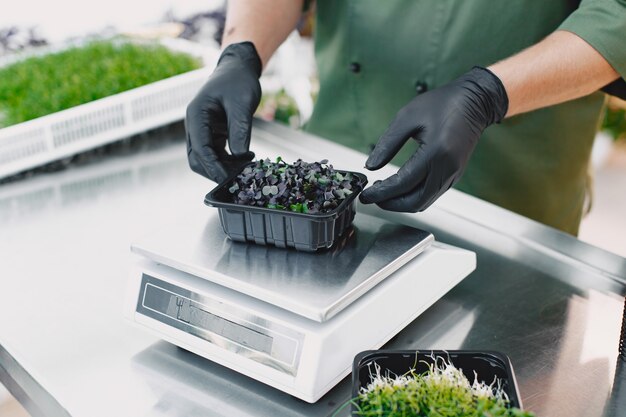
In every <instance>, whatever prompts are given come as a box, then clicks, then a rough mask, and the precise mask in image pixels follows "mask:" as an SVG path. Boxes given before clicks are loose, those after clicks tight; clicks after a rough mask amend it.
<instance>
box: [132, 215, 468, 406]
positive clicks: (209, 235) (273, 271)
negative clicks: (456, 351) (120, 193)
mask: <svg viewBox="0 0 626 417" xmlns="http://www.w3.org/2000/svg"><path fill="white" fill-rule="evenodd" d="M131 250H132V252H134V254H135V256H134V259H133V268H132V270H131V273H130V285H129V294H128V298H127V303H126V315H127V317H128V318H129V319H130V320H132V321H133V322H134V323H136V324H138V325H139V326H141V327H144V328H148V329H150V330H152V331H153V332H156V334H157V335H158V336H159V337H161V338H162V339H165V340H167V341H169V342H171V343H173V344H175V345H177V346H180V347H182V348H184V349H186V350H189V351H191V352H194V353H196V354H198V355H201V356H203V357H205V358H207V359H210V360H212V361H214V362H217V363H219V364H221V365H223V366H226V367H229V368H231V369H233V370H235V371H238V372H240V373H242V374H245V375H247V376H249V377H251V378H254V379H256V380H258V381H261V382H263V383H266V384H268V385H270V386H272V387H275V388H277V389H279V390H281V391H284V392H287V393H289V394H291V395H293V396H295V397H298V398H301V399H303V400H305V401H308V402H315V401H317V400H318V399H319V398H320V397H321V396H322V395H324V394H325V393H326V392H328V391H329V390H330V389H331V388H332V387H333V386H335V385H336V384H337V383H338V382H339V381H341V380H342V379H343V378H344V377H345V376H346V375H348V374H349V373H350V372H351V369H352V361H353V359H354V356H355V355H356V354H357V353H359V352H361V351H363V350H368V349H377V348H379V347H381V346H382V345H383V344H384V343H385V342H387V341H388V340H389V339H391V338H392V337H393V336H394V335H396V334H397V333H398V332H400V331H401V330H402V329H403V328H404V327H405V326H406V325H408V324H409V323H410V322H411V321H413V320H414V319H415V318H416V317H417V316H418V315H420V314H421V313H422V312H423V311H424V310H426V309H427V308H428V307H430V306H431V305H432V304H434V303H435V302H436V301H437V300H438V299H439V298H441V297H442V296H443V295H445V294H446V293H447V292H448V291H449V290H450V289H451V288H452V287H454V286H455V285H456V284H457V283H459V282H460V281H461V280H462V279H463V278H465V277H466V276H467V275H468V274H469V273H470V272H472V271H473V270H474V268H475V267H476V256H475V254H474V253H473V252H470V251H467V250H463V249H459V248H456V247H453V246H449V245H444V244H442V243H439V242H435V241H434V238H433V236H432V235H431V234H430V233H427V232H425V231H422V230H418V229H415V228H412V227H408V226H404V225H400V224H395V223H391V222H388V221H386V220H382V219H380V218H378V217H374V216H370V215H366V214H363V213H357V215H356V218H355V221H354V225H353V227H352V228H351V229H349V230H348V231H347V232H346V233H345V234H344V236H342V238H341V240H340V241H339V242H337V243H336V244H335V245H334V246H333V247H332V248H331V249H329V250H326V251H321V252H317V253H305V252H298V251H295V250H291V249H280V248H276V247H270V246H259V245H255V244H252V243H251V244H246V243H238V242H232V241H230V240H229V239H228V238H227V237H226V236H225V235H224V233H223V232H222V230H221V226H220V223H219V217H218V213H217V210H210V211H207V210H203V211H197V212H195V214H194V213H190V215H188V216H185V218H184V220H183V221H182V222H181V223H179V224H174V225H172V226H163V227H162V229H160V230H158V231H157V232H156V233H154V234H152V235H149V236H146V237H145V238H144V239H142V240H140V241H138V242H136V243H134V244H133V245H132V246H131Z"/></svg>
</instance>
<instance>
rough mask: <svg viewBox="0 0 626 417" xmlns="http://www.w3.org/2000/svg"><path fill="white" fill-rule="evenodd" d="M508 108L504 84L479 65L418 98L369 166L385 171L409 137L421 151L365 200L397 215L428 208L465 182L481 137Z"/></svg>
mask: <svg viewBox="0 0 626 417" xmlns="http://www.w3.org/2000/svg"><path fill="white" fill-rule="evenodd" d="M507 109H508V98H507V95H506V91H505V89H504V86H503V85H502V82H501V81H500V79H499V78H498V77H496V76H495V75H494V74H493V73H492V72H491V71H489V70H487V69H485V68H479V67H474V68H473V69H472V70H471V71H469V72H468V73H466V74H464V75H462V76H461V77H459V78H458V79H456V80H454V81H452V82H451V83H449V84H447V85H445V86H443V87H440V88H437V89H435V90H432V91H429V92H427V93H424V94H422V95H420V96H417V97H416V98H414V99H413V100H411V102H409V104H407V105H406V106H405V107H403V108H402V109H401V110H400V111H399V112H398V114H397V115H396V118H395V119H394V120H393V122H391V125H389V127H388V128H387V130H386V131H385V133H383V135H382V136H381V138H380V139H379V140H378V143H377V144H376V147H375V148H374V150H373V151H372V153H371V154H370V156H369V158H368V159H367V162H366V163H365V167H366V168H367V169H369V170H376V169H379V168H381V167H383V166H384V165H385V164H387V163H388V162H389V161H391V159H392V158H393V157H394V156H395V154H396V153H397V152H398V151H399V150H400V148H401V147H402V145H404V144H405V143H406V141H407V140H408V139H409V138H415V139H416V140H417V141H418V142H419V143H420V147H419V148H418V150H417V151H416V152H415V153H414V154H413V155H412V156H411V157H410V158H409V160H408V161H407V162H406V163H405V164H404V165H402V167H401V168H400V170H398V173H397V174H394V175H392V176H391V177H389V178H387V179H385V180H384V181H378V182H376V183H374V184H373V185H372V186H371V187H369V188H367V189H366V190H364V191H363V193H362V194H361V196H360V199H361V202H362V203H365V204H368V203H376V204H378V205H379V206H380V207H381V208H383V209H385V210H391V211H408V212H417V211H422V210H425V209H426V208H427V207H428V206H430V205H431V204H432V203H433V202H434V201H435V200H436V199H437V198H439V197H440V196H441V195H442V194H443V193H444V192H446V191H447V190H448V189H449V188H450V187H451V186H452V185H454V184H455V183H456V182H457V181H458V180H459V179H460V178H461V175H463V171H464V169H465V166H466V165H467V162H468V160H469V157H470V155H471V154H472V151H473V150H474V147H475V146H476V143H477V142H478V139H479V138H480V135H481V134H482V132H483V131H484V130H485V129H486V128H487V126H489V125H491V124H492V123H495V122H499V121H500V120H502V118H504V116H505V115H506V112H507Z"/></svg>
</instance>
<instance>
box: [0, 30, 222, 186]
mask: <svg viewBox="0 0 626 417" xmlns="http://www.w3.org/2000/svg"><path fill="white" fill-rule="evenodd" d="M161 43H162V44H163V45H165V46H166V47H168V48H170V49H172V50H176V51H181V52H187V53H189V54H191V55H193V56H196V57H198V58H201V59H202V61H203V63H204V65H205V66H204V67H203V68H201V69H198V70H195V71H190V72H187V73H184V74H180V75H177V76H174V77H171V78H167V79H164V80H161V81H157V82H154V83H152V84H148V85H145V86H142V87H138V88H135V89H132V90H128V91H125V92H123V93H120V94H116V95H112V96H109V97H105V98H102V99H100V100H96V101H92V102H90V103H87V104H82V105H80V106H76V107H72V108H70V109H67V110H63V111H60V112H57V113H54V114H50V115H47V116H43V117H40V118H37V119H34V120H30V121H28V122H24V123H20V124H17V125H13V126H9V127H6V128H3V129H0V178H4V177H7V176H9V175H12V174H16V173H18V172H21V171H24V170H27V169H31V168H34V167H37V166H40V165H43V164H46V163H48V162H52V161H55V160H58V159H62V158H66V157H69V156H71V155H74V154H77V153H80V152H84V151H86V150H89V149H92V148H95V147H98V146H101V145H104V144H107V143H111V142H114V141H116V140H119V139H123V138H126V137H129V136H132V135H134V134H137V133H140V132H143V131H146V130H148V129H153V128H156V127H159V126H163V125H165V124H168V123H171V122H174V121H177V120H181V119H183V118H184V116H185V109H186V107H187V104H188V103H189V101H191V99H192V98H193V97H194V95H195V94H196V92H197V91H198V89H199V88H200V87H201V86H202V85H203V84H204V82H205V81H206V79H207V78H208V76H209V74H210V72H211V68H212V67H213V66H214V65H215V62H216V59H217V57H218V54H219V51H217V50H212V49H209V48H205V47H203V46H201V45H198V44H195V43H192V42H189V41H185V40H181V39H169V40H164V41H162V42H161ZM56 50H58V48H56ZM39 53H40V52H38V54H39ZM12 61H14V60H12ZM7 63H8V62H4V64H5V65H6V64H7ZM0 65H2V63H0Z"/></svg>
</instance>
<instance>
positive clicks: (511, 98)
mask: <svg viewBox="0 0 626 417" xmlns="http://www.w3.org/2000/svg"><path fill="white" fill-rule="evenodd" d="M576 6H578V5H577V4H576V5H574V6H572V1H570V0H552V1H548V2H546V1H538V0H511V1H493V0H437V1H435V0H430V1H428V0H410V1H409V0H405V1H403V0H389V1H385V2H379V1H375V0H343V1H336V0H318V1H317V4H316V7H317V9H316V13H317V15H316V16H317V23H316V36H315V38H316V39H315V41H316V42H315V44H316V47H315V49H316V59H317V64H318V71H319V77H320V92H319V97H318V100H317V103H316V107H315V110H314V112H313V115H312V117H311V120H310V122H309V123H308V125H307V127H306V129H307V130H308V131H310V132H312V133H315V134H318V135H320V136H323V137H326V138H330V139H332V140H335V141H337V142H339V143H343V144H345V145H347V146H350V147H352V148H355V149H357V150H360V151H363V152H366V153H367V152H370V151H371V153H370V155H369V158H368V159H367V162H366V168H368V169H378V168H380V167H382V166H383V165H385V164H387V163H388V162H389V161H391V160H392V158H394V157H395V156H397V159H396V160H395V161H396V162H398V163H399V164H403V165H402V167H401V168H400V170H399V171H398V173H397V174H395V175H393V176H391V177H389V178H388V179H386V180H384V181H382V182H378V183H376V184H373V185H372V186H371V187H369V188H368V189H366V190H365V191H364V192H363V193H362V194H361V201H362V202H363V203H376V204H378V205H379V206H380V207H382V208H384V209H387V210H395V211H410V212H415V211H421V210H424V209H426V208H427V207H428V206H429V205H431V204H432V203H433V202H434V201H435V200H436V199H437V198H438V197H439V196H440V195H441V194H443V193H444V192H445V191H446V190H448V188H449V187H451V186H452V185H455V184H456V187H457V188H458V189H460V190H462V191H465V192H468V193H470V194H473V195H475V196H477V197H479V198H482V199H485V200H488V201H491V202H493V203H495V204H498V205H500V206H502V207H505V208H508V209H510V210H513V211H516V212H518V213H521V214H523V215H525V216H528V217H530V218H533V219H535V220H538V221H540V222H543V223H545V224H548V225H550V226H553V227H556V228H559V229H561V230H564V231H566V232H569V233H571V234H576V233H577V232H578V227H579V223H580V220H581V217H582V214H583V204H584V200H585V191H586V189H587V188H588V185H589V184H588V175H587V172H588V163H589V156H590V151H591V146H592V143H593V138H594V134H595V131H596V128H597V124H598V120H599V116H600V112H601V109H602V107H603V103H604V94H602V93H600V92H597V91H598V90H599V89H600V88H602V87H604V86H606V85H608V84H610V83H612V82H614V81H616V80H618V82H623V79H621V78H623V77H625V76H626V48H625V47H624V45H625V44H624V40H625V39H626V0H583V1H582V3H581V4H580V6H579V7H578V8H576ZM302 7H303V1H302V0H255V1H245V0H230V1H229V5H228V16H227V22H226V29H225V32H224V38H223V48H224V50H223V53H222V56H221V58H220V61H219V63H218V65H217V68H216V69H215V72H214V73H213V74H212V75H211V77H210V79H209V81H208V82H207V84H206V85H205V86H204V87H203V89H202V90H201V91H200V93H199V94H198V95H197V97H196V98H195V99H194V100H193V101H192V103H191V104H190V105H189V107H188V109H187V118H186V126H187V132H188V152H189V163H190V166H191V168H192V169H193V170H194V171H196V172H198V173H199V174H201V175H204V176H206V177H208V178H211V179H213V180H216V181H220V180H223V179H224V178H225V177H226V175H227V174H228V173H230V172H232V171H233V170H235V169H237V167H238V166H240V164H241V162H242V161H247V160H249V159H251V158H252V157H253V154H252V153H251V152H249V151H248V149H249V148H248V147H249V142H250V126H251V120H252V114H253V112H254V111H255V109H256V107H257V106H258V103H259V99H260V96H261V89H260V86H259V83H258V78H259V76H260V74H261V71H262V66H263V65H265V64H266V63H267V61H268V60H269V58H270V57H271V55H272V53H273V52H274V51H275V50H276V49H277V47H278V46H279V45H280V43H281V42H283V41H284V39H285V38H286V37H287V35H288V34H289V33H290V32H291V31H292V30H293V28H294V27H295V25H296V23H297V21H298V19H299V17H300V14H301V10H302ZM390 122H391V123H390ZM381 135H382V136H381ZM409 138H414V139H416V140H415V141H411V140H409ZM377 139H378V140H377ZM226 142H228V145H229V148H230V151H231V154H232V155H229V154H228V153H227V152H226V150H225V146H226ZM374 145H375V146H374ZM372 148H373V150H372ZM470 156H471V158H470Z"/></svg>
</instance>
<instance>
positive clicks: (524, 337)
mask: <svg viewBox="0 0 626 417" xmlns="http://www.w3.org/2000/svg"><path fill="white" fill-rule="evenodd" d="M173 132H174V133H169V134H176V135H182V131H181V130H180V129H178V130H174V131H173ZM252 142H253V150H254V151H255V152H256V153H257V155H258V156H276V155H281V156H282V157H283V158H284V159H286V160H294V159H296V158H298V157H302V158H304V159H307V160H313V159H322V158H326V157H330V158H331V159H332V161H333V162H334V164H335V165H336V166H338V167H341V168H345V169H351V170H362V166H363V163H364V160H365V157H364V156H363V155H362V154H359V153H356V152H354V151H351V150H348V149H346V148H343V147H340V146H338V145H335V144H332V143H330V142H327V141H324V140H321V139H319V138H315V137H311V136H309V135H306V134H304V133H299V132H293V131H291V130H289V129H286V128H283V127H279V126H276V125H272V124H268V123H261V122H259V123H257V124H256V127H255V131H254V139H253V141H252ZM391 172H392V169H391V167H389V168H385V169H383V170H381V171H380V172H377V173H375V174H369V177H370V181H374V180H376V179H379V178H383V177H384V176H386V175H389V173H391ZM212 186H213V184H212V183H210V182H208V181H207V180H205V179H203V178H201V177H199V176H197V175H195V174H193V173H192V172H190V171H189V169H188V168H187V164H186V154H185V149H184V143H182V141H179V142H174V143H172V144H170V145H167V146H162V147H161V148H159V149H154V150H150V151H145V152H129V153H128V154H126V155H119V156H116V157H115V158H108V159H106V160H103V161H101V162H97V163H91V164H87V165H84V166H81V167H78V168H71V169H69V170H66V171H62V172H59V173H55V174H47V175H40V176H36V177H34V178H31V179H27V180H23V181H18V182H15V183H12V184H8V185H4V186H1V187H0V382H2V383H3V384H5V385H7V386H8V387H9V389H10V390H11V392H12V393H13V394H14V395H15V396H16V398H17V399H18V400H19V401H20V402H22V404H24V405H25V407H26V408H27V409H28V410H29V411H30V412H31V413H32V414H33V415H34V416H70V415H71V416H76V417H82V416H89V417H98V416H106V417H110V416H230V417H233V416H256V417H264V416H267V417H270V416H271V417H277V416H330V415H333V413H334V412H335V410H336V409H337V408H339V407H340V406H341V405H342V404H343V403H345V402H346V400H348V398H349V396H350V381H349V380H348V379H346V380H344V381H343V382H341V383H340V384H339V385H338V386H337V387H335V389H333V390H332V391H331V392H330V393H329V394H327V395H326V396H325V397H323V398H322V399H321V400H320V401H319V402H317V403H316V404H307V403H305V402H302V401H300V400H297V399H295V398H293V397H290V396H288V395H286V394H283V393H281V392H279V391H276V390H274V389H272V388H269V387H267V386H264V385H262V384H261V383H258V382H256V381H254V380H251V379H249V378H246V377H244V376H241V375H239V374H237V373H235V372H232V371H230V370H228V369H226V368H223V367H221V366H218V365H216V364H214V363H211V362H210V361H207V360H205V359H202V358H200V357H198V356H195V355H193V354H190V353H188V352H185V351H183V350H181V349H179V348H177V347H175V346H172V345H170V344H168V343H165V342H162V341H159V340H157V339H155V338H154V337H152V336H150V335H148V334H147V333H144V332H142V331H139V330H137V329H135V328H134V327H132V326H131V325H130V324H128V323H126V322H125V321H124V319H123V317H122V303H123V296H124V293H125V287H126V278H127V271H128V267H129V259H130V253H129V245H130V242H131V241H132V240H134V239H135V238H137V237H139V236H141V235H142V234H144V233H148V232H149V231H150V230H151V229H152V228H154V226H155V225H157V224H159V222H162V221H164V220H165V219H169V218H172V217H182V216H185V213H186V212H188V211H189V210H210V209H209V208H204V207H203V196H204V194H205V193H206V192H207V190H208V189H210V188H211V187H212ZM359 209H361V210H364V211H366V212H369V213H372V214H376V215H380V216H384V217H386V218H389V219H392V220H395V221H398V222H401V223H406V224H408V225H415V226H417V227H420V228H423V229H426V230H429V231H431V232H433V233H434V234H435V237H436V238H437V239H438V240H440V241H443V242H447V243H451V244H453V245H457V246H461V247H464V248H468V249H471V250H473V251H476V253H477V256H478V268H477V270H476V271H475V272H474V273H472V274H471V275H470V276H469V277H468V278H467V279H465V281H463V282H462V283H461V284H460V285H458V286H457V287H456V288H454V289H453V290H452V291H451V292H450V293H448V294H447V295H446V296H445V297H444V298H443V299H442V300H440V301H439V302H438V303H436V304H435V305H434V306H433V307H432V308H430V309H429V310H428V311H426V312H425V313H424V314H423V315H421V316H420V317H419V318H418V319H417V320H415V321H414V322H413V323H411V324H410V325H409V326H408V327H407V328H406V329H405V330H404V331H402V332H401V333H400V334H399V335H398V336H396V337H395V338H394V339H392V340H391V341H390V342H389V343H388V345H387V347H389V348H404V349H430V348H439V349H459V348H464V349H491V350H500V351H502V352H505V353H506V354H508V355H509V356H510V357H511V360H512V362H513V365H514V367H515V370H516V373H517V378H518V382H519V385H520V391H521V394H522V398H523V401H524V404H525V406H526V408H527V409H529V410H533V411H535V412H536V413H538V415H539V416H550V417H557V416H567V417H578V416H579V417H583V416H584V417H594V416H600V415H601V413H602V409H603V407H604V405H605V403H606V401H607V398H608V395H609V392H610V390H611V384H612V381H613V373H614V370H615V364H616V356H617V339H618V333H619V326H620V323H621V309H622V303H623V298H622V296H623V295H624V293H625V292H626V291H625V285H626V260H625V259H623V258H621V257H618V256H615V255H612V254H609V253H607V252H605V251H602V250H600V249H598V248H595V247H592V246H589V245H586V244H584V243H582V242H579V241H578V240H576V239H574V238H572V237H569V236H567V235H564V234H562V233H559V232H557V231H554V230H552V229H549V228H547V227H544V226H542V225H540V224H537V223H535V222H532V221H530V220H527V219H525V218H522V217H520V216H517V215H515V214H513V213H510V212H507V211H505V210H503V209H500V208H498V207H495V206H493V205H490V204H488V203H485V202H482V201H479V200H477V199H475V198H472V197H470V196H467V195H465V194H462V193H459V192H456V191H450V192H449V193H447V194H446V195H445V196H444V197H443V198H442V199H440V200H439V201H438V202H437V203H436V204H435V205H434V206H433V207H432V208H430V209H429V210H428V211H427V212H425V213H421V214H392V213H386V212H382V211H379V210H377V209H375V208H372V207H359ZM625 244H626V242H625ZM338 415H344V416H345V415H348V412H347V409H344V410H343V411H341V412H340V413H339V414H338Z"/></svg>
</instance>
